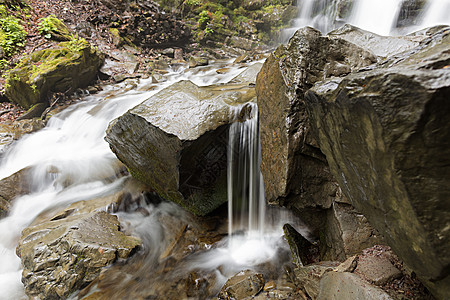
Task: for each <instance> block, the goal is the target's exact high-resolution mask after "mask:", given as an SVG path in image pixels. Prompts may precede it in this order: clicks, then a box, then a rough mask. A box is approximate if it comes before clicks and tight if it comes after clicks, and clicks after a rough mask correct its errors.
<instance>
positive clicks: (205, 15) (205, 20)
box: [198, 10, 211, 30]
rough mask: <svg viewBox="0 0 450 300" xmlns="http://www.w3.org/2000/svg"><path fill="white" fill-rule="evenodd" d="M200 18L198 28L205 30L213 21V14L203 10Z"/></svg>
mask: <svg viewBox="0 0 450 300" xmlns="http://www.w3.org/2000/svg"><path fill="white" fill-rule="evenodd" d="M198 16H199V19H198V27H199V28H200V29H202V30H203V29H205V28H206V26H207V25H208V24H209V21H211V13H210V12H208V11H206V10H203V11H202V12H201V13H200V14H199V15H198Z"/></svg>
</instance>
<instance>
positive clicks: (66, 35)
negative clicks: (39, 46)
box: [39, 15, 73, 42]
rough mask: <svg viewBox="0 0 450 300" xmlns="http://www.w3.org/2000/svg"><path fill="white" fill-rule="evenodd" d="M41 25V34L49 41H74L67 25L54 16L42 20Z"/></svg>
mask: <svg viewBox="0 0 450 300" xmlns="http://www.w3.org/2000/svg"><path fill="white" fill-rule="evenodd" d="M39 25H40V28H39V32H40V33H41V34H43V35H45V37H46V38H48V39H52V40H55V41H61V42H63V41H70V40H72V39H73V35H72V33H71V32H70V31H69V28H67V26H66V24H64V23H63V21H61V20H60V19H58V18H57V17H55V16H53V15H50V16H48V17H46V18H43V19H41V21H40V23H39Z"/></svg>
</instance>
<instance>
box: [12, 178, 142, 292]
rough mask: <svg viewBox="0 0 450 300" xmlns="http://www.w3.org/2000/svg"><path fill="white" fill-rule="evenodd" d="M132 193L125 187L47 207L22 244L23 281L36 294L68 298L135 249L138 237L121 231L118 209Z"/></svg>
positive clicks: (23, 235)
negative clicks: (113, 213)
mask: <svg viewBox="0 0 450 300" xmlns="http://www.w3.org/2000/svg"><path fill="white" fill-rule="evenodd" d="M128 198H131V194H130V193H129V192H127V187H126V186H124V189H123V191H120V192H116V193H114V194H111V195H109V196H105V197H100V198H96V199H91V200H86V201H79V202H76V203H74V204H72V205H70V206H69V207H67V208H64V209H56V210H53V211H46V212H43V213H42V214H41V215H40V216H38V217H37V219H36V220H34V222H33V223H32V224H31V225H30V226H29V227H27V228H26V229H24V230H23V232H22V237H21V239H20V241H19V245H18V246H17V255H18V256H19V257H20V258H21V260H22V265H23V268H24V269H23V272H22V282H23V284H24V286H25V292H26V293H27V295H28V296H29V297H30V298H36V299H66V298H67V297H68V296H69V295H70V294H71V293H72V292H74V291H76V290H78V289H80V288H82V287H84V286H86V285H87V284H89V283H90V282H91V281H93V280H94V279H95V278H97V276H98V275H99V273H100V270H101V269H102V268H103V267H105V266H108V265H110V264H111V263H113V262H115V261H117V260H118V259H125V258H127V257H129V256H130V255H132V254H133V253H134V252H136V250H137V249H138V248H139V247H140V245H141V241H140V240H139V239H138V238H135V237H132V236H128V235H125V234H124V233H123V232H121V231H120V224H119V220H118V218H117V216H114V215H110V214H109V213H107V212H105V210H111V211H114V208H117V207H119V206H121V205H124V204H125V203H124V202H126V201H127V199H128Z"/></svg>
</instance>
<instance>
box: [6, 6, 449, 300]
mask: <svg viewBox="0 0 450 300" xmlns="http://www.w3.org/2000/svg"><path fill="white" fill-rule="evenodd" d="M6 2H7V3H6V4H5V5H6V6H5V7H6V9H7V13H8V14H11V15H14V16H17V11H20V9H22V8H20V5H19V4H20V3H22V2H21V1H18V2H20V3H19V4H18V3H13V2H14V1H6ZM70 2H71V3H66V2H65V1H60V2H58V3H60V4H61V5H62V4H64V5H63V7H64V8H65V9H63V10H60V11H57V10H55V6H53V5H49V4H48V3H47V2H41V1H30V5H31V6H32V10H31V11H30V14H31V17H32V18H33V19H34V24H37V22H38V19H39V18H41V17H43V16H44V15H46V14H47V13H49V12H53V13H54V14H55V15H56V16H57V17H59V18H61V19H62V20H63V23H61V24H62V25H61V24H59V23H58V24H59V25H58V26H57V28H56V29H55V30H53V29H52V30H53V31H51V32H49V34H50V35H53V36H54V37H55V39H53V40H52V39H51V38H50V39H49V38H48V37H45V36H42V35H41V34H40V33H38V32H36V28H34V29H33V28H32V26H30V24H27V26H28V27H27V30H28V31H29V32H34V34H35V36H34V37H33V39H34V44H27V45H26V46H25V49H26V51H25V52H24V56H23V57H22V58H23V59H22V58H20V57H19V56H18V55H17V54H16V55H15V56H14V55H13V56H12V57H11V58H10V61H9V63H10V66H11V67H12V66H14V69H11V70H9V71H8V72H7V74H6V76H5V77H6V81H5V82H4V83H5V91H6V93H5V95H6V96H7V97H9V98H11V99H10V100H12V101H15V103H16V104H18V105H20V106H22V107H24V108H27V109H28V111H27V112H26V113H25V112H24V111H23V110H21V109H18V108H15V107H14V106H13V105H12V104H8V105H3V107H4V110H3V111H4V112H3V113H2V116H0V117H3V119H4V120H5V122H4V124H2V127H1V132H0V137H1V147H2V148H1V151H2V156H1V159H2V161H1V165H0V174H1V177H2V179H1V180H0V218H1V220H0V232H1V234H2V237H3V238H2V239H1V243H0V251H1V253H3V252H4V253H5V255H3V257H2V260H1V261H0V262H1V263H0V265H2V266H4V269H0V270H1V273H0V275H1V276H2V277H1V278H5V280H4V281H2V282H1V283H0V287H1V289H4V290H5V291H7V293H8V297H10V298H14V299H21V298H27V297H29V298H36V299H66V298H72V299H75V298H78V299H108V298H109V299H111V298H113V299H129V298H133V299H162V298H165V299H192V298H193V299H211V298H218V299H250V298H253V299H353V298H354V299H402V300H403V299H446V295H448V294H450V291H449V289H448V287H449V286H450V282H449V274H448V270H447V265H448V260H449V258H448V253H447V252H448V251H446V250H447V249H448V246H449V235H448V230H447V227H448V222H449V220H450V215H449V214H450V213H449V211H448V209H447V207H449V205H448V199H450V197H449V190H448V185H447V184H446V183H447V181H448V180H447V178H449V176H450V174H449V169H448V165H449V164H448V162H447V160H448V157H449V155H448V154H449V153H447V152H448V149H450V148H449V145H448V141H449V140H450V139H449V132H450V129H449V128H448V122H447V115H448V113H449V105H448V103H447V101H446V100H447V99H448V97H449V96H450V95H449V91H450V73H449V72H450V71H449V70H450V56H449V55H450V54H449V49H450V46H449V45H450V27H448V26H435V27H432V28H427V29H423V30H420V31H417V32H415V33H412V34H409V35H405V36H397V37H385V36H379V35H376V34H374V33H371V32H368V31H365V30H362V29H360V28H357V27H354V26H351V25H344V26H343V27H340V28H339V29H336V30H334V31H332V32H330V33H328V34H323V33H321V32H320V31H318V30H316V29H313V28H311V27H304V28H301V29H299V30H298V31H297V32H296V33H295V34H294V36H293V37H292V38H291V39H290V41H289V42H288V43H287V44H285V45H281V46H279V47H278V48H277V49H276V50H274V51H269V52H266V50H267V49H268V48H267V47H256V45H257V44H259V43H261V44H259V45H260V46H261V45H262V41H263V40H264V39H262V38H259V39H258V38H257V35H256V36H255V33H257V32H259V33H260V30H267V29H268V28H269V30H268V31H269V33H270V32H271V30H273V29H274V28H276V27H278V26H280V24H281V23H280V22H275V20H271V21H270V20H269V18H268V17H267V16H266V17H267V18H265V19H264V20H265V21H264V22H266V23H264V24H265V25H264V24H263V23H258V21H257V20H256V19H255V20H252V19H248V20H235V19H233V18H234V17H233V16H234V15H233V14H235V13H236V12H235V11H233V14H232V13H231V10H230V8H225V7H223V6H222V4H217V7H216V9H217V10H216V12H217V11H219V12H222V13H223V15H221V16H219V17H218V15H216V14H214V15H213V14H211V15H209V14H204V19H202V20H203V21H200V19H199V20H198V24H197V25H198V28H195V29H194V37H192V36H190V34H191V33H192V31H191V29H192V28H193V27H191V26H190V25H189V22H193V20H196V19H195V18H196V16H197V15H196V14H197V10H196V9H200V10H201V11H202V10H203V9H213V6H211V5H210V4H209V2H208V3H206V2H205V3H203V4H200V3H197V4H195V3H194V2H195V1H193V2H192V3H191V1H189V3H190V4H188V3H187V2H186V1H184V2H183V6H181V7H180V8H174V9H172V11H171V13H169V12H168V11H167V14H166V13H162V10H161V7H159V6H158V5H157V4H156V3H154V2H151V1H134V2H133V5H128V6H127V5H125V2H123V1H116V2H114V1H113V2H114V3H113V2H112V1H107V0H103V1H99V2H98V4H99V6H98V7H96V6H93V5H92V3H90V2H89V1H76V2H72V1H70ZM237 2H239V1H236V3H234V2H233V4H229V6H230V7H231V6H233V7H234V6H236V7H238V6H239V5H241V6H242V7H244V8H245V10H246V11H247V12H246V13H249V12H251V15H252V16H255V18H256V17H258V16H261V15H260V14H264V13H269V9H268V8H267V6H266V4H267V3H263V1H244V2H243V3H241V2H242V1H241V2H239V3H237ZM13 5H14V6H13ZM189 5H190V6H189ZM208 5H209V6H208ZM277 5H278V6H276V5H275V6H274V7H272V8H271V9H272V10H271V12H272V13H273V15H278V16H282V15H283V16H285V15H284V14H288V13H289V10H290V9H291V8H290V7H291V6H292V3H291V2H289V1H282V3H281V4H277ZM163 7H164V5H163ZM201 11H200V13H201ZM138 12H143V13H142V14H141V13H138ZM72 13H73V14H74V15H75V16H76V18H80V19H83V18H84V21H83V22H79V23H77V22H74V18H70V15H71V14H72ZM180 14H181V15H183V14H185V16H186V20H188V22H187V23H188V24H187V25H186V24H185V23H184V22H183V21H182V20H180V19H179V18H180ZM199 17H201V16H200V15H199ZM208 18H209V19H208ZM144 19H145V20H144ZM207 19H208V20H207ZM268 20H269V21H268ZM219 21H220V22H222V21H223V22H224V24H228V25H231V24H239V26H244V25H243V23H248V24H249V25H248V26H247V27H248V28H247V27H245V26H244V27H245V28H247V30H244V29H243V28H244V27H242V28H241V27H239V28H238V29H237V31H238V32H240V34H241V36H239V37H236V38H234V39H233V38H229V39H226V38H224V37H225V36H227V35H229V32H228V31H226V30H221V28H220V26H219V24H221V23H220V22H219ZM244 21H245V22H244ZM54 22H57V21H54ZM202 22H206V23H202ZM64 23H66V25H64ZM149 24H159V25H152V26H149ZM188 25H189V26H188ZM191 25H192V24H191ZM155 26H156V27H158V26H159V27H158V28H156V29H155ZM252 26H254V28H253V27H252ZM266 26H269V27H266ZM264 28H265V29H264ZM270 28H271V29H270ZM33 30H34V31H33ZM155 30H156V31H155ZM158 30H162V31H163V32H167V35H164V36H163V35H161V31H158ZM211 30H212V31H214V30H216V35H215V36H214V37H212V32H211ZM227 32H228V33H227ZM261 32H262V31H261ZM77 33H79V34H80V35H79V36H78V35H76V34H77ZM139 33H141V34H139ZM50 37H51V36H50ZM56 37H57V38H56ZM190 38H193V39H194V40H192V39H190ZM56 39H58V40H56ZM208 40H210V41H211V42H207V41H208ZM133 45H134V46H136V45H139V47H134V46H133ZM249 45H250V46H249ZM252 45H253V46H252ZM247 48H248V49H247ZM238 55H239V56H238ZM231 56H234V57H233V58H231ZM223 58H226V59H223ZM266 58H267V59H266ZM19 60H21V62H20V63H18V62H19ZM16 63H18V64H17V65H16ZM80 74H84V75H83V76H80ZM96 79H97V81H96V82H95V80H96ZM256 105H257V106H258V108H256ZM256 112H258V113H256ZM256 114H258V115H259V125H257V127H258V129H259V132H260V143H261V158H260V159H261V172H262V177H263V179H264V191H261V193H262V194H265V197H266V198H265V199H262V200H263V201H266V202H267V203H268V204H270V206H269V207H268V209H267V212H266V213H264V217H265V219H263V222H262V223H264V225H265V226H263V227H261V228H260V231H259V232H258V234H256V233H255V232H245V229H244V230H243V232H234V233H233V232H231V231H230V228H233V227H232V226H230V224H227V222H231V221H229V220H228V218H227V215H228V213H230V212H229V211H228V208H227V206H226V205H227V204H226V203H227V201H229V199H230V198H229V197H230V196H229V194H230V183H229V182H232V183H233V182H234V181H228V183H227V180H230V178H229V177H230V169H229V168H230V165H229V160H230V156H233V153H231V154H230V152H229V151H230V150H229V149H230V148H229V145H228V143H229V142H230V139H231V138H232V137H233V136H234V135H233V134H230V131H229V130H230V127H231V126H232V125H233V124H235V123H237V124H240V123H242V124H244V123H245V122H246V121H248V120H249V119H251V118H255V117H256ZM18 116H21V117H20V118H19V119H18V120H15V118H16V117H18ZM14 120H15V121H14ZM12 121H14V122H12ZM257 131H258V130H256V131H254V132H257ZM237 136H240V135H237ZM242 136H244V135H242ZM251 138H252V139H255V140H256V141H258V142H259V138H258V136H255V137H251ZM251 138H250V136H246V138H242V139H241V140H240V141H239V142H240V143H248V142H249V140H250V139H251ZM244 148H245V147H244ZM257 152H258V151H254V153H257ZM252 153H253V152H252ZM238 156H239V155H238ZM251 161H252V163H254V162H255V161H256V162H257V161H258V160H257V159H254V160H251ZM242 163H244V160H243V161H242ZM249 163H250V162H249ZM251 168H252V166H251V165H249V166H248V169H247V170H246V169H245V168H244V171H243V174H240V175H241V177H238V178H237V180H241V181H246V180H248V178H251V176H247V175H248V173H249V172H250V171H249V170H250V169H251ZM227 177H228V179H227ZM257 177H258V178H259V176H257ZM235 180H236V179H235ZM253 188H254V187H252V183H250V182H248V183H247V184H244V185H243V188H242V190H239V193H242V196H241V195H240V194H239V193H238V192H235V193H231V195H234V196H236V195H237V197H238V198H239V199H237V200H238V201H236V203H239V201H241V202H242V201H243V200H242V199H245V198H246V196H245V195H244V194H245V193H247V191H249V190H251V189H253ZM241 198H242V199H241ZM233 203H234V199H233ZM246 205H247V206H250V205H249V204H242V208H241V210H242V211H247V209H248V208H247V207H246ZM230 209H231V208H230ZM248 210H250V209H248ZM260 213H261V215H262V214H263V213H262V210H261V211H260ZM261 217H262V216H261ZM246 218H247V217H243V219H242V220H241V221H240V222H242V223H244V222H249V224H251V223H252V222H253V223H254V220H253V221H252V220H246ZM248 218H250V219H251V218H253V217H248ZM241 228H245V226H244V227H241ZM283 230H284V231H283ZM230 233H233V235H229V234H230ZM14 252H16V253H15V254H14ZM16 255H17V256H16ZM19 258H20V259H19ZM19 260H20V261H19ZM19 265H20V266H19ZM19 269H20V271H18V270H19ZM19 273H20V274H19ZM19 277H20V278H21V282H22V283H20V282H19V281H18V278H19ZM14 280H15V281H14ZM22 284H23V287H22Z"/></svg>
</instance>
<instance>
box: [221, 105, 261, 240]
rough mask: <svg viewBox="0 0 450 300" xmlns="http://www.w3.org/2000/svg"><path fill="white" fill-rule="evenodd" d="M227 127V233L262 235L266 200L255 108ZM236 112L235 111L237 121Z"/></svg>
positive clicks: (256, 108) (254, 106) (252, 106)
mask: <svg viewBox="0 0 450 300" xmlns="http://www.w3.org/2000/svg"><path fill="white" fill-rule="evenodd" d="M249 107H250V110H251V112H250V117H249V119H247V120H245V121H238V122H235V123H233V124H232V125H231V126H230V131H229V141H228V223H229V225H228V232H229V234H230V235H232V234H233V233H236V232H250V233H252V234H260V235H262V234H263V232H264V216H265V206H266V204H265V199H264V182H263V179H262V175H261V171H260V165H261V149H260V141H259V126H258V107H257V105H256V104H251V105H249ZM238 114H239V109H237V110H236V113H235V115H236V117H237V116H238Z"/></svg>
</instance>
